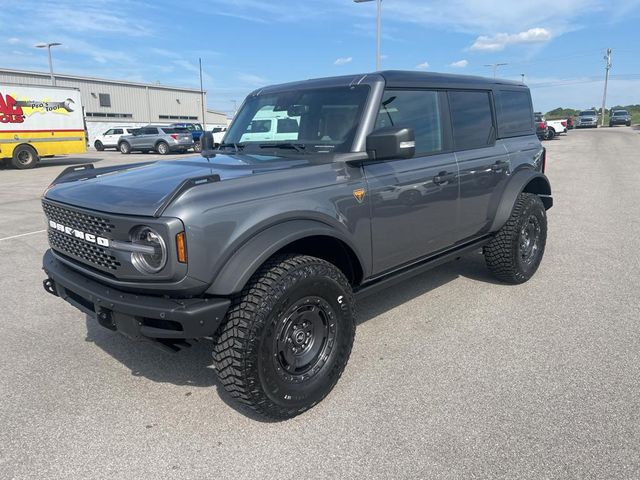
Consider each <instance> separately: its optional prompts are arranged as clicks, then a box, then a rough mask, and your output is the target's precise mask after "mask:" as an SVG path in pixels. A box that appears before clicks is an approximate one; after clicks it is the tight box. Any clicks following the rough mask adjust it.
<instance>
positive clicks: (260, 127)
mask: <svg viewBox="0 0 640 480" xmlns="http://www.w3.org/2000/svg"><path fill="white" fill-rule="evenodd" d="M270 131H271V120H253V121H252V122H251V124H250V125H249V129H248V130H247V132H251V133H267V132H270Z"/></svg>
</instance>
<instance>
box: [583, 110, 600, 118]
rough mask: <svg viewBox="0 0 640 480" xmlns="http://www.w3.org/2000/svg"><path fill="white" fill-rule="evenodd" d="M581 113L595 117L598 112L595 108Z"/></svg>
mask: <svg viewBox="0 0 640 480" xmlns="http://www.w3.org/2000/svg"><path fill="white" fill-rule="evenodd" d="M580 115H584V116H591V117H595V116H596V115H597V113H596V112H595V111H594V110H585V111H584V112H580Z"/></svg>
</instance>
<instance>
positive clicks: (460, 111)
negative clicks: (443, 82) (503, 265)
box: [448, 90, 533, 242]
mask: <svg viewBox="0 0 640 480" xmlns="http://www.w3.org/2000/svg"><path fill="white" fill-rule="evenodd" d="M448 97H449V108H450V111H451V125H452V128H453V142H454V146H455V150H456V154H455V155H456V159H457V161H458V167H459V172H460V173H459V175H460V176H459V182H460V202H459V204H458V208H459V214H458V220H459V229H458V232H457V238H456V240H457V241H458V242H460V241H464V240H466V239H469V238H471V237H476V236H479V235H482V234H484V233H486V232H487V231H488V229H489V227H490V224H491V223H490V222H491V218H492V211H493V205H492V202H493V201H495V199H494V197H493V193H494V191H496V189H499V188H501V185H503V184H504V183H506V181H507V179H508V175H509V168H510V166H509V155H508V153H507V150H506V148H505V146H504V145H503V143H502V142H497V141H496V136H497V129H496V123H495V115H494V112H493V102H492V94H491V92H490V91H488V90H452V91H450V92H449V94H448ZM532 120H533V115H532V114H531V115H529V122H532Z"/></svg>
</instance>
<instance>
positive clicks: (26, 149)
mask: <svg viewBox="0 0 640 480" xmlns="http://www.w3.org/2000/svg"><path fill="white" fill-rule="evenodd" d="M39 161H40V158H39V157H38V152H36V149H35V148H33V147H32V146H31V145H18V146H17V147H16V148H15V149H14V150H13V157H12V158H11V164H12V165H13V166H14V167H15V168H17V169H20V170H26V169H28V168H33V167H35V166H36V165H37V164H38V162H39Z"/></svg>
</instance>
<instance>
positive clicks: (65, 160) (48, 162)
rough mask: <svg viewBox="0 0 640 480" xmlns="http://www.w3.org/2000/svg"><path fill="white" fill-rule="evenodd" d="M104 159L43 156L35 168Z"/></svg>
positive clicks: (78, 163) (80, 163)
mask: <svg viewBox="0 0 640 480" xmlns="http://www.w3.org/2000/svg"><path fill="white" fill-rule="evenodd" d="M102 160H104V159H103V158H102V157H60V158H56V157H54V158H43V159H41V160H40V163H38V167H37V168H43V167H59V166H61V165H85V164H87V163H97V162H101V161H102Z"/></svg>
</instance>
